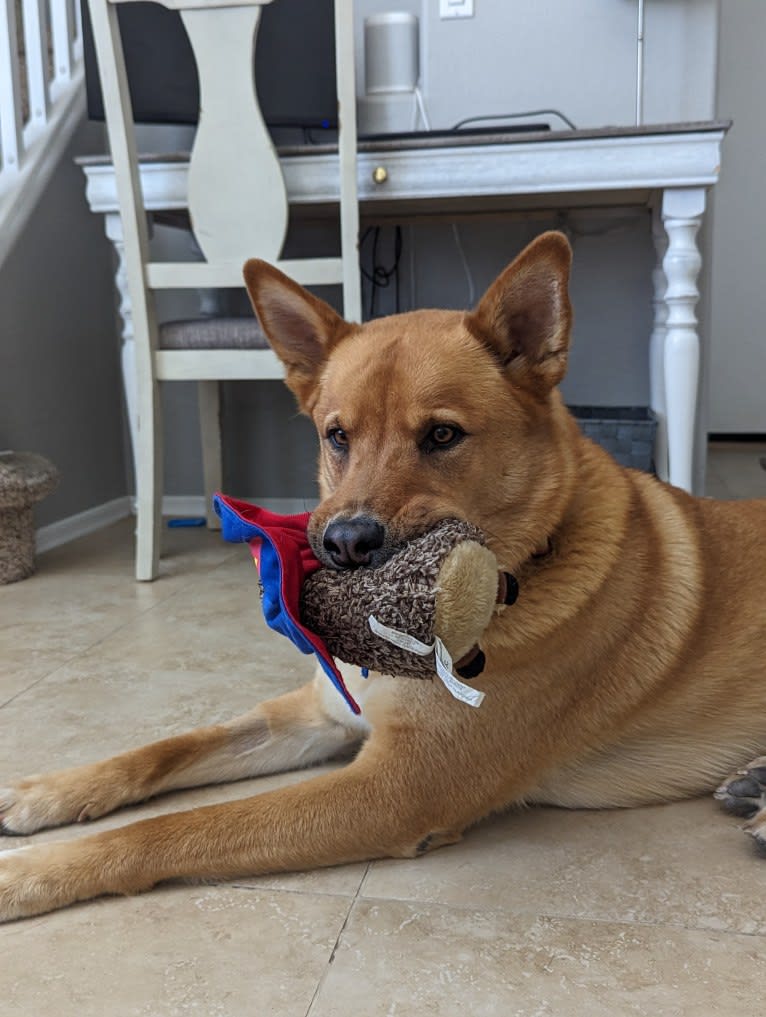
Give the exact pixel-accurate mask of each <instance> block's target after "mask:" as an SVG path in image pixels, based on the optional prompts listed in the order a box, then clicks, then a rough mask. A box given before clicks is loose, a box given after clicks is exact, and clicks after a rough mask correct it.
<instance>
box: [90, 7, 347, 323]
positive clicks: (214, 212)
mask: <svg viewBox="0 0 766 1017" xmlns="http://www.w3.org/2000/svg"><path fill="white" fill-rule="evenodd" d="M131 2H134V0H88V3H89V7H90V14H91V22H92V25H93V38H94V44H95V49H96V56H97V60H98V65H99V76H100V80H101V89H102V93H103V98H104V109H105V111H106V120H107V131H108V134H109V145H110V149H111V153H112V160H113V163H114V169H115V177H116V181H117V191H118V196H119V202H120V215H121V219H122V224H123V234H124V243H125V262H126V271H127V276H128V280H127V281H128V286H129V288H130V291H131V299H132V302H133V315H134V320H135V318H136V315H137V314H138V315H141V316H143V315H146V318H147V320H146V327H147V331H148V332H149V333H150V334H152V333H154V332H155V325H154V322H153V320H152V319H153V315H152V313H151V310H150V309H144V308H142V307H140V306H137V297H138V296H139V295H140V293H141V292H142V290H143V287H144V285H146V286H148V287H149V288H153V289H162V288H208V287H209V288H217V287H238V286H241V285H242V265H243V263H244V261H245V260H246V259H247V258H251V257H259V258H263V259H265V260H267V261H270V262H272V263H273V264H276V265H277V266H278V267H279V268H281V269H282V270H283V271H284V272H286V273H287V274H288V275H290V276H291V277H292V278H294V279H295V280H296V281H297V282H300V283H302V284H304V285H311V284H316V285H320V284H327V283H338V282H340V283H342V284H343V297H344V313H345V315H346V317H347V318H350V319H352V320H359V319H360V316H361V284H360V279H359V268H358V251H357V245H358V227H359V218H358V204H357V184H356V89H355V77H354V38H353V0H335V35H336V63H337V74H336V78H337V91H338V107H339V108H338V120H339V131H338V135H339V136H338V146H339V174H340V217H341V257H340V258H312V259H308V258H307V259H291V260H282V259H281V253H282V245H283V243H284V239H285V234H286V231H287V222H288V202H287V194H286V191H285V184H284V180H283V177H282V171H281V168H280V164H279V157H278V155H277V153H276V150H275V148H274V146H273V144H272V141H271V138H270V136H269V133H268V130H267V128H266V125H265V124H264V121H263V118H262V116H261V113H260V109H259V106H258V100H257V96H256V91H255V81H254V75H253V49H254V45H255V37H256V33H257V30H258V24H259V20H260V15H261V8H262V7H263V6H265V5H266V4H267V3H272V2H276V3H279V0H156V2H158V3H161V4H162V5H163V6H164V7H167V8H170V9H173V10H178V11H179V12H180V14H181V18H182V20H183V23H184V26H185V28H186V31H187V34H188V36H189V40H190V42H191V45H192V49H193V51H194V57H195V60H196V63H197V71H198V75H199V81H200V116H199V124H198V128H197V132H196V135H195V140H194V145H193V149H192V153H191V158H190V165H189V177H188V201H189V212H190V218H191V223H192V228H193V230H194V234H195V238H196V241H197V244H198V245H199V247H200V249H201V251H202V253H203V255H204V256H205V258H206V261H205V262H199V263H195V262H192V263H189V262H183V263H171V262H155V263H153V262H152V261H151V260H150V257H149V243H148V233H147V226H146V215H145V211H144V207H143V198H142V194H141V186H140V179H139V172H138V160H137V152H136V144H135V138H134V132H133V114H132V109H131V103H130V94H129V91H128V84H127V78H126V73H125V61H124V55H123V50H122V41H121V38H120V28H119V21H118V18H117V5H118V4H119V3H131ZM138 273H140V275H138ZM139 303H141V301H140V299H139ZM137 324H138V323H137Z"/></svg>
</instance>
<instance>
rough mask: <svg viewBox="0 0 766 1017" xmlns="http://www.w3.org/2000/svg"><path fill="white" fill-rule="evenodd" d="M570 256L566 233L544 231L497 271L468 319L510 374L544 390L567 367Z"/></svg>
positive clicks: (531, 387) (537, 391)
mask: <svg viewBox="0 0 766 1017" xmlns="http://www.w3.org/2000/svg"><path fill="white" fill-rule="evenodd" d="M571 262H572V249H571V248H570V246H569V243H568V241H567V239H566V237H565V236H564V235H563V233H556V232H550V233H543V234H542V235H541V236H539V237H538V238H537V239H536V240H534V241H532V243H531V244H530V245H529V246H528V247H526V248H525V249H524V250H523V251H522V252H521V254H520V255H519V256H518V257H517V258H516V259H515V261H513V262H511V264H510V265H509V266H508V267H507V268H506V269H505V271H504V272H502V273H501V274H500V276H498V278H497V279H496V280H495V281H494V282H493V283H492V285H491V286H490V288H489V289H488V290H487V292H486V293H485V294H484V296H483V297H482V298H481V300H480V301H479V304H478V306H477V307H476V309H475V310H474V311H472V312H470V313H469V314H467V315H466V319H465V320H466V325H467V327H468V329H469V331H470V332H471V333H472V334H473V335H474V336H475V337H476V338H477V339H479V340H480V341H481V342H483V343H484V344H485V345H486V346H487V347H488V348H489V349H490V350H491V352H492V353H494V355H495V356H496V357H497V359H498V361H499V362H500V364H501V365H502V367H503V369H504V370H505V371H506V373H507V375H508V377H509V378H510V379H511V380H512V381H513V382H514V383H516V384H518V385H520V386H521V387H523V388H526V389H528V390H529V391H531V392H533V393H534V394H536V395H540V396H543V395H545V394H547V393H548V392H549V391H550V390H551V389H552V388H553V387H554V385H557V384H558V383H559V382H560V381H561V379H562V378H563V377H564V374H565V373H566V368H567V354H568V350H569V336H570V331H571V327H572V307H571V304H570V302H569V286H568V284H569V268H570V265H571Z"/></svg>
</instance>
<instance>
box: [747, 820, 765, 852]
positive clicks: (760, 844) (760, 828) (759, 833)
mask: <svg viewBox="0 0 766 1017" xmlns="http://www.w3.org/2000/svg"><path fill="white" fill-rule="evenodd" d="M744 830H745V833H746V834H748V835H749V836H750V837H752V838H753V840H754V841H755V846H756V847H757V848H758V850H759V851H760V853H761V854H762V855H764V857H766V809H761V811H760V812H757V813H756V814H755V815H754V816H753V818H752V819H751V820H750V821H749V822H747V823H745V826H744Z"/></svg>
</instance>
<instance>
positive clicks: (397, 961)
mask: <svg viewBox="0 0 766 1017" xmlns="http://www.w3.org/2000/svg"><path fill="white" fill-rule="evenodd" d="M764 453H766V447H763V448H761V449H757V448H754V447H753V446H738V447H734V448H731V447H715V448H712V449H711V455H710V471H709V478H710V479H709V483H710V488H709V493H710V494H712V495H715V496H718V497H737V496H740V497H741V496H752V495H756V494H760V495H764V496H766V472H763V470H762V469H761V468H760V465H759V462H758V457H759V455H760V454H764ZM166 536H167V540H168V546H169V551H170V553H169V554H168V555H167V556H166V558H165V565H164V574H163V577H162V579H161V580H160V581H158V582H157V583H155V584H152V585H137V584H135V583H134V582H133V581H132V578H131V569H132V546H131V545H132V541H131V527H130V524H129V523H128V522H127V521H125V522H124V523H121V524H118V525H116V526H114V527H111V528H110V529H108V530H105V531H103V532H101V533H98V534H96V535H93V536H91V537H88V538H85V539H83V540H80V541H77V542H74V543H71V544H69V545H67V546H65V547H62V548H59V549H56V550H54V551H50V552H48V553H47V554H45V555H42V556H41V557H40V560H39V571H38V574H37V575H36V576H35V577H33V578H31V579H29V580H26V581H25V582H23V583H19V584H15V585H12V586H8V587H0V731H1V732H2V737H0V765H1V766H2V774H3V776H4V777H9V778H10V777H13V776H21V775H23V774H25V773H27V772H33V771H36V770H39V769H43V768H51V767H59V766H63V765H66V764H70V763H77V762H80V761H85V760H89V759H92V758H94V757H96V756H100V755H104V754H110V753H112V752H115V751H117V750H120V749H125V748H128V747H129V746H130V745H134V744H137V743H140V742H144V741H148V740H150V739H154V738H157V737H160V736H162V735H165V734H168V733H175V732H180V731H183V730H185V729H187V728H189V727H192V726H194V725H197V724H201V723H206V722H209V721H213V720H216V719H223V718H226V717H228V716H231V715H233V714H235V713H238V712H242V711H244V710H245V709H247V708H249V707H250V706H251V705H252V703H253V702H254V701H256V700H258V699H259V698H263V697H265V696H267V695H271V694H273V693H274V692H276V691H279V690H281V689H283V688H289V687H292V686H294V685H296V684H297V683H299V682H300V681H302V680H303V679H304V678H307V677H308V676H309V674H310V670H311V666H310V662H309V661H308V659H306V658H302V657H300V656H299V655H298V654H297V653H295V652H293V651H291V649H290V647H289V646H287V644H285V643H284V641H283V640H282V639H281V638H280V637H278V636H276V635H271V634H266V632H265V631H264V629H263V625H262V623H261V622H260V619H259V617H258V614H259V612H258V608H257V603H256V593H255V588H254V578H253V571H252V565H251V564H250V562H249V561H248V558H247V555H246V554H245V553H244V552H243V550H242V549H241V548H231V547H229V546H226V545H224V544H222V543H221V541H220V538H219V537H217V536H216V535H213V534H209V533H206V532H204V531H196V530H176V531H169V532H167V534H166ZM296 779H301V777H300V776H296V775H286V776H285V777H278V778H268V779H265V780H261V781H249V782H244V783H242V784H238V785H229V786H227V787H222V788H208V789H204V790H200V791H196V792H187V793H183V794H175V795H172V796H168V797H167V798H166V799H165V800H163V801H162V802H161V803H154V804H149V805H146V806H142V807H139V808H134V809H131V810H130V811H129V813H124V814H122V815H117V816H114V817H110V818H108V819H105V820H103V821H102V822H101V823H100V824H99V825H100V826H107V825H117V824H119V823H124V822H126V821H128V820H131V819H134V818H139V817H143V816H146V815H152V814H154V813H155V812H157V811H163V810H168V809H180V808H185V807H188V806H189V805H193V804H197V803H203V802H209V801H221V800H224V799H229V798H234V797H241V796H245V795H247V794H250V793H253V792H255V791H257V790H261V789H264V788H267V787H273V786H277V785H278V784H280V783H284V782H287V781H292V780H296ZM81 832H82V831H81V830H74V831H56V832H53V833H44V834H41V835H39V836H40V839H46V838H47V839H51V838H53V837H61V836H78V835H80V834H81ZM17 845H18V841H16V840H14V841H12V842H9V846H13V847H16V846H17ZM0 958H1V960H0V964H1V965H2V971H3V977H2V992H0V1017H10V1015H14V1017H16V1015H18V1017H48V1015H55V1017H75V1015H76V1017H90V1015H93V1017H122V1015H125V1017H128V1015H130V1017H170V1015H173V1017H176V1015H177V1017H181V1015H189V1014H199V1015H203V1017H250V1015H253V1017H267V1015H275V1017H352V1015H353V1017H414V1015H418V1017H421V1015H439V1017H458V1015H459V1017H467V1015H477V1017H494V1015H497V1017H532V1015H534V1017H558V1015H561V1017H581V1015H583V1017H601V1015H604V1017H607V1015H609V1017H621V1015H634V1014H636V1015H638V1014H641V1015H650V1017H665V1015H668V1017H670V1015H687V1014H688V1015H692V1014H694V1015H695V1017H697V1015H703V1017H708V1015H727V1017H728V1015H731V1017H734V1015H740V1014H755V1013H759V1012H761V1011H762V1009H763V984H764V980H766V861H765V860H764V859H762V858H759V857H758V856H756V855H755V854H754V852H753V850H752V845H751V844H750V842H749V840H748V839H747V838H745V837H744V836H743V835H742V833H741V832H740V831H739V823H738V821H736V820H734V819H731V818H728V817H726V816H724V815H722V814H721V813H720V812H719V811H718V809H717V808H716V807H715V805H714V803H713V802H712V801H711V800H709V799H701V800H697V801H691V802H685V803H681V804H675V805H668V806H664V807H656V808H646V809H637V810H633V811H625V812H618V811H615V812H600V813H594V812H566V811H560V810H555V809H535V810H530V811H528V812H526V813H524V814H520V815H519V814H517V815H507V816H505V817H503V818H499V819H495V820H492V821H490V822H487V823H485V824H483V825H482V826H481V827H479V828H478V829H476V830H475V831H473V832H472V833H471V834H470V836H468V837H466V839H465V840H464V842H463V843H462V844H460V845H457V846H455V847H451V848H446V849H443V850H441V851H437V852H435V853H434V854H433V855H429V856H426V857H424V858H422V859H419V860H417V861H387V862H377V863H374V864H371V865H352V866H346V867H342V868H338V869H334V870H327V871H323V872H314V873H305V874H296V875H291V876H281V877H278V878H277V877H271V878H260V879H248V880H242V881H239V882H237V883H236V884H220V885H219V884H215V885H205V886H188V885H174V886H168V887H165V888H162V889H160V890H158V891H154V892H153V893H151V894H148V895H145V896H141V897H136V898H128V899H118V898H105V899H102V900H99V901H97V902H93V903H90V904H87V905H82V906H77V907H73V908H69V909H67V910H65V911H60V912H57V913H55V914H52V915H48V916H43V917H40V918H35V919H31V920H28V921H24V922H17V923H13V924H10V925H6V926H3V927H2V928H0Z"/></svg>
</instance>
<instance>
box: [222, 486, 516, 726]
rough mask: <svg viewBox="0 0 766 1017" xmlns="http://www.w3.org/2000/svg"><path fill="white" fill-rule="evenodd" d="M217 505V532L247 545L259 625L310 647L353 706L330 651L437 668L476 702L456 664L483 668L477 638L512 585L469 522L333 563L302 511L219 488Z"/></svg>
mask: <svg viewBox="0 0 766 1017" xmlns="http://www.w3.org/2000/svg"><path fill="white" fill-rule="evenodd" d="M215 508H216V512H217V513H218V515H219V516H220V517H221V522H222V528H223V536H224V538H225V539H226V540H230V541H235V542H247V543H248V544H249V545H250V549H251V551H252V554H253V557H254V559H255V563H256V565H257V566H258V570H259V573H260V580H261V592H262V606H263V612H264V617H265V619H266V622H267V624H268V625H269V626H270V627H271V628H273V629H275V630H276V631H279V632H282V634H283V635H286V636H287V637H288V638H290V639H291V640H292V641H293V642H294V643H295V644H296V645H297V646H298V648H299V649H301V650H302V651H303V652H304V653H311V652H313V653H315V654H316V656H317V658H318V659H319V662H320V664H321V665H322V667H323V669H324V671H325V673H326V674H327V675H328V677H329V678H330V679H331V681H332V682H333V683H334V684H335V686H336V687H337V688H338V690H339V692H340V693H341V694H342V695H343V696H344V698H345V699H346V701H347V703H348V704H349V706H350V707H351V709H352V710H353V711H354V712H355V713H358V712H359V707H358V705H357V703H356V702H355V701H354V699H353V697H352V696H351V695H350V693H349V692H348V689H347V688H346V686H345V683H344V681H343V678H342V675H341V673H340V671H339V670H338V667H337V665H336V663H335V659H334V658H336V657H337V658H338V659H339V660H342V661H345V662H346V663H347V664H357V665H359V666H360V667H361V668H362V669H363V673H366V671H367V670H368V669H369V670H375V671H379V672H382V673H383V674H390V675H395V676H398V677H411V678H433V677H434V675H437V676H438V677H439V678H440V679H441V680H442V681H443V682H444V684H445V685H446V686H447V688H448V689H449V691H450V692H451V693H452V695H453V696H455V697H456V698H457V699H460V700H462V701H463V702H465V703H468V704H469V705H471V706H479V705H480V704H481V702H482V700H483V698H484V694H483V693H482V692H480V691H479V690H478V689H474V688H471V687H470V686H469V685H466V684H464V683H463V682H461V681H460V680H459V679H458V678H457V677H456V675H455V673H454V671H457V674H459V675H460V676H461V677H463V678H467V679H471V678H475V677H477V676H478V675H479V674H480V673H481V671H482V670H483V667H484V654H483V653H482V651H481V649H480V648H479V641H480V637H481V635H482V633H483V632H484V630H485V629H486V628H487V626H488V625H489V623H490V621H491V619H492V616H493V615H494V614H495V612H496V611H498V610H502V608H503V607H504V606H505V605H507V604H512V603H513V602H514V600H515V599H516V596H517V593H518V587H517V585H516V580H515V579H514V578H513V577H512V576H510V575H508V574H507V573H504V572H501V571H499V570H498V566H497V561H496V559H495V556H494V555H493V554H492V552H491V551H490V550H489V549H488V548H487V547H486V545H485V541H484V537H483V535H482V533H481V532H480V531H479V530H478V529H477V528H476V527H475V526H472V525H471V524H469V523H464V522H461V521H458V520H454V519H452V520H446V521H444V522H442V523H440V524H439V525H438V526H437V527H435V528H434V529H432V530H430V531H428V532H427V533H424V534H423V535H422V536H420V537H418V538H416V539H414V540H412V541H410V542H408V543H407V544H406V545H404V546H403V547H402V548H401V549H399V550H398V551H396V552H395V553H394V554H393V555H392V556H391V557H390V558H389V559H388V560H387V561H386V562H385V563H384V564H382V565H380V566H378V567H375V568H373V567H366V566H363V567H361V568H357V569H352V570H341V571H335V570H333V569H327V568H324V567H323V566H322V564H321V562H319V561H318V559H317V558H316V557H315V556H314V554H313V552H312V551H311V547H310V545H309V542H308V538H307V536H306V529H307V526H308V520H309V513H303V514H301V515H295V516H279V515H276V514H274V513H272V512H268V511H267V510H265V509H261V508H259V507H258V506H255V505H251V504H249V503H247V502H243V501H238V500H236V499H233V498H229V497H226V496H224V495H220V494H219V495H216V497H215ZM453 661H455V662H456V663H455V664H453Z"/></svg>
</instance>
